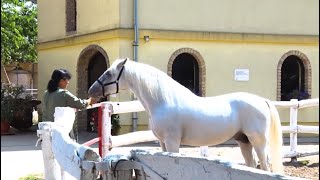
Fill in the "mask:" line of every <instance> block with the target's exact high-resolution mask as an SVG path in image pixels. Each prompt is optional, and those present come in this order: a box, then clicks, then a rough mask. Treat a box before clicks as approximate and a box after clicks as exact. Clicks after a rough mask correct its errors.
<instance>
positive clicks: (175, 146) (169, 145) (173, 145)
mask: <svg viewBox="0 0 320 180" xmlns="http://www.w3.org/2000/svg"><path fill="white" fill-rule="evenodd" d="M164 144H165V148H166V150H167V152H176V153H178V152H179V148H180V142H176V141H173V140H170V139H169V140H167V139H166V140H165V141H164Z"/></svg>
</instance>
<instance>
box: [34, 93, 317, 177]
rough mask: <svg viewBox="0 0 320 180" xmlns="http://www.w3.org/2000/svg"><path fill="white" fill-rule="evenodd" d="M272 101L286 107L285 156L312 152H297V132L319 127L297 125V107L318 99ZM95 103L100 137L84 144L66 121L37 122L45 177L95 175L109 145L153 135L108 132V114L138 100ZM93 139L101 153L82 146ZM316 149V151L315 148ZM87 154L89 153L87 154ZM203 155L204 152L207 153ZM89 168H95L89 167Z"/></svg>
mask: <svg viewBox="0 0 320 180" xmlns="http://www.w3.org/2000/svg"><path fill="white" fill-rule="evenodd" d="M274 104H275V105H276V107H278V108H288V107H290V126H282V128H283V132H284V133H286V132H288V133H290V146H291V152H290V153H289V154H287V155H286V156H287V157H291V158H296V157H298V156H299V157H301V156H305V155H313V154H314V153H305V155H303V154H302V153H298V152H297V133H300V132H306V133H316V134H319V127H314V126H301V125H297V110H298V109H299V108H305V107H312V106H319V99H310V100H303V101H297V100H292V101H290V102H277V101H275V102H274ZM95 107H98V108H99V111H101V115H100V117H99V119H100V127H101V131H100V133H99V132H98V134H99V135H100V137H98V139H97V140H94V141H92V140H91V142H89V143H88V142H87V143H85V145H84V146H83V145H79V144H77V143H75V142H73V141H72V140H71V139H70V138H69V136H68V132H69V131H70V129H71V128H72V126H70V125H69V126H68V125H66V124H65V123H60V125H59V123H58V121H57V122H55V123H54V124H51V123H50V122H43V123H40V124H39V130H38V131H37V132H38V136H39V137H40V139H42V142H43V143H44V144H43V145H42V152H43V158H44V164H45V176H46V179H47V178H48V179H60V177H61V179H65V178H66V177H70V175H71V176H73V177H75V179H82V178H85V179H92V178H94V177H97V175H98V174H97V171H101V170H102V169H104V170H105V169H106V167H104V166H102V165H104V164H105V163H104V162H100V161H101V158H104V157H106V156H107V154H108V152H109V148H110V147H111V146H112V147H117V146H123V145H129V144H133V143H137V142H145V141H154V140H156V137H155V136H154V135H153V133H152V132H151V131H140V132H139V131H138V132H133V133H128V134H124V135H120V136H111V135H110V134H111V115H112V114H121V113H129V112H139V111H144V108H143V106H142V105H141V103H140V102H139V101H132V102H103V103H99V104H95V105H94V106H92V107H90V108H95ZM65 111H66V112H65V113H70V114H72V113H73V112H72V110H68V111H67V110H65ZM72 115H73V114H72ZM63 117H64V116H63ZM70 117H71V116H70ZM71 119H74V117H73V116H72V117H71ZM67 120H69V121H70V119H67ZM60 122H67V121H66V119H63V120H62V121H60ZM56 123H58V124H56ZM72 123H73V121H72ZM110 140H111V141H110ZM97 141H99V143H101V145H99V154H100V156H101V157H100V156H99V155H98V154H96V153H95V152H94V151H93V150H92V149H91V148H88V147H86V146H87V145H90V144H92V143H94V142H97ZM51 143H52V144H51ZM111 143H112V144H111ZM201 149H203V150H204V151H203V152H208V151H207V150H208V147H207V146H202V147H201ZM100 152H101V153H100ZM317 153H318V154H319V152H317ZM53 154H54V155H53ZM89 154H90V156H87V155H89ZM204 155H205V156H206V155H207V154H204ZM89 157H91V158H89ZM57 162H59V164H60V166H61V167H60V166H59V164H57ZM101 163H102V164H101ZM97 165H99V166H97ZM93 169H94V170H95V171H93ZM67 172H68V173H67ZM61 175H62V176H61Z"/></svg>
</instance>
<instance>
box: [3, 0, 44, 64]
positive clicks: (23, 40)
mask: <svg viewBox="0 0 320 180" xmlns="http://www.w3.org/2000/svg"><path fill="white" fill-rule="evenodd" d="M37 33H38V32H37V6H36V4H34V3H32V2H31V1H27V0H2V1H1V64H9V63H12V62H36V60H37V51H36V43H37Z"/></svg>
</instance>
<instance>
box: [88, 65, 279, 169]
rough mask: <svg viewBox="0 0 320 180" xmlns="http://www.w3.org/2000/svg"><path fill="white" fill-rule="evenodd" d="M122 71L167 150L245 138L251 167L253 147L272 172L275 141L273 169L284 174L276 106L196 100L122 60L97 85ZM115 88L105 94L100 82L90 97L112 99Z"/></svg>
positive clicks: (240, 95)
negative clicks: (239, 135)
mask: <svg viewBox="0 0 320 180" xmlns="http://www.w3.org/2000/svg"><path fill="white" fill-rule="evenodd" d="M121 68H124V69H123V72H122V74H121V76H120V79H119V84H118V85H119V89H120V90H125V89H131V90H132V92H133V93H134V94H135V95H136V96H137V98H138V99H139V101H140V102H141V103H142V105H143V106H144V108H145V109H146V111H147V112H148V113H149V115H150V120H149V123H150V126H151V129H152V131H153V133H154V134H155V136H156V137H157V138H158V139H159V141H160V145H161V147H162V149H163V151H170V152H179V147H180V144H184V145H192V146H208V145H216V144H220V143H223V142H225V141H227V140H229V139H231V138H233V136H234V135H235V134H237V133H243V134H245V135H246V136H247V137H248V139H249V141H250V143H247V144H246V143H244V144H242V146H240V147H241V150H242V151H243V152H242V153H243V155H244V158H245V160H246V163H247V165H249V166H253V165H254V164H255V163H254V162H252V161H253V158H252V157H251V155H252V153H251V151H252V148H254V149H255V151H256V152H257V155H258V157H259V160H260V163H261V167H262V169H265V170H269V167H268V162H267V161H268V156H267V155H268V152H267V148H268V146H267V144H268V143H269V142H268V141H269V140H270V136H273V139H271V141H272V142H270V144H271V145H276V146H275V147H271V148H275V149H273V150H276V153H274V154H272V155H273V157H274V158H272V164H273V168H272V169H273V171H278V172H280V171H281V168H282V164H280V163H281V159H279V158H280V157H281V155H280V156H279V154H280V151H281V149H279V148H281V145H282V132H281V124H280V120H279V116H278V114H277V111H271V110H274V109H273V107H274V106H273V105H272V104H271V102H270V101H268V100H267V99H265V98H262V97H259V96H256V95H253V94H249V93H244V92H237V93H231V94H225V95H220V96H214V97H198V96H196V95H195V94H193V93H192V92H191V91H190V90H188V89H187V88H185V87H184V86H182V85H180V84H179V83H178V82H176V81H174V80H173V79H172V78H171V77H169V76H168V75H167V74H165V73H163V72H162V71H160V70H158V69H156V68H154V67H152V66H149V65H146V64H142V63H137V62H133V61H130V60H123V59H119V60H116V61H115V62H114V63H113V64H112V66H111V67H110V68H109V69H107V70H106V71H105V72H104V73H103V74H102V75H101V77H100V78H99V80H100V81H101V82H102V83H103V84H106V83H108V82H112V81H115V80H116V79H117V77H118V75H119V72H120V70H121ZM116 87H117V86H116V84H111V85H107V86H104V92H102V86H101V85H100V84H99V83H98V82H97V81H96V82H95V83H94V84H93V85H92V86H91V87H90V89H89V96H91V97H98V96H102V95H103V94H104V95H110V94H112V93H115V92H116ZM271 112H274V113H276V114H272V113H271ZM271 117H274V121H272V118H271ZM279 126H280V127H279ZM270 127H274V128H272V129H270ZM270 132H271V134H270ZM273 141H274V142H273ZM240 143H241V142H240ZM252 146H253V147H252ZM247 151H249V154H248V153H247ZM278 156H279V157H278ZM275 159H277V160H275ZM275 163H277V165H274V164H275Z"/></svg>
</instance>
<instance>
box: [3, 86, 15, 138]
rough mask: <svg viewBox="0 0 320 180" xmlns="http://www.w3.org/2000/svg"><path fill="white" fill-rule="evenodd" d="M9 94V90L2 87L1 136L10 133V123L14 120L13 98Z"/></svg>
mask: <svg viewBox="0 0 320 180" xmlns="http://www.w3.org/2000/svg"><path fill="white" fill-rule="evenodd" d="M9 93H10V92H9V91H8V89H7V88H5V87H4V86H2V87H1V134H4V133H8V132H9V128H10V123H11V121H12V118H13V113H12V110H11V107H12V101H11V100H10V99H11V98H12V96H11V95H10V94H9Z"/></svg>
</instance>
